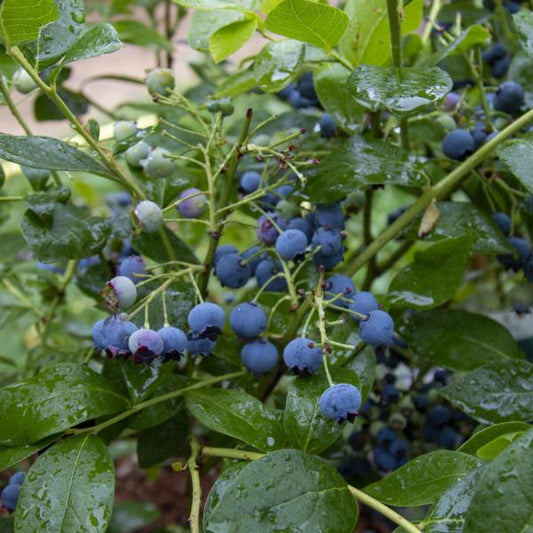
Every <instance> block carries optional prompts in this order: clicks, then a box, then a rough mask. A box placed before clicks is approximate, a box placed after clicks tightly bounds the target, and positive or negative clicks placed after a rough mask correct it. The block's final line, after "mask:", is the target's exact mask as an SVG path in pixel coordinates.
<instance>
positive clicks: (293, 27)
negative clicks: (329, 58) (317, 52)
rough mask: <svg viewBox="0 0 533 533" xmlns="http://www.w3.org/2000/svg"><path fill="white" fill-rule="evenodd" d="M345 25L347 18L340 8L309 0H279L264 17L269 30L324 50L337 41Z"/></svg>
mask: <svg viewBox="0 0 533 533" xmlns="http://www.w3.org/2000/svg"><path fill="white" fill-rule="evenodd" d="M347 25H348V17H347V16H346V14H345V13H344V12H342V11H341V10H340V9H337V8H335V7H332V6H329V5H325V4H320V3H316V2H311V1H309V0H283V1H282V2H280V3H279V4H278V5H277V6H276V7H275V8H274V9H273V10H272V11H271V12H270V13H269V14H268V15H267V18H266V20H265V26H266V28H267V29H268V30H270V31H271V32H273V33H277V34H278V35H283V36H285V37H289V38H291V39H296V40H298V41H303V42H305V43H309V44H313V45H315V46H318V47H320V48H324V49H326V50H330V49H331V48H332V47H333V46H335V45H336V44H337V43H338V42H339V40H340V38H341V37H342V34H343V33H344V30H345V29H346V26H347Z"/></svg>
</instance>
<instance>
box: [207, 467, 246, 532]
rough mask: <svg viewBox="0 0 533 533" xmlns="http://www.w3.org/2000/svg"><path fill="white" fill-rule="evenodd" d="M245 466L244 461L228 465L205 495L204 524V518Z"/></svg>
mask: <svg viewBox="0 0 533 533" xmlns="http://www.w3.org/2000/svg"><path fill="white" fill-rule="evenodd" d="M246 466H247V463H246V462H245V461H241V462H239V463H230V464H229V465H228V467H227V468H226V469H224V470H223V471H222V472H221V474H220V475H219V476H218V478H217V479H216V481H215V483H214V484H213V486H212V487H211V490H210V491H209V494H208V495H207V500H206V502H205V506H204V523H205V521H206V517H207V516H209V515H210V514H211V512H212V510H213V507H215V506H216V505H218V502H219V501H220V498H222V496H223V495H224V493H225V492H226V490H227V489H228V488H229V487H231V485H232V483H233V482H234V481H235V479H236V477H237V476H238V475H239V473H240V472H241V470H242V469H243V468H245V467H246Z"/></svg>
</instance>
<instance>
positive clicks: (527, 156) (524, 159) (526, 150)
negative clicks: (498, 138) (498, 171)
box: [496, 139, 533, 192]
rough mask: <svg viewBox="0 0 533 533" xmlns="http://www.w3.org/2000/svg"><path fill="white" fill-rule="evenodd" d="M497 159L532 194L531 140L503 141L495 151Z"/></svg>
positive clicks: (532, 152)
mask: <svg viewBox="0 0 533 533" xmlns="http://www.w3.org/2000/svg"><path fill="white" fill-rule="evenodd" d="M496 153H497V155H498V157H499V158H500V159H501V160H502V161H503V162H504V163H505V164H506V165H507V167H509V170H510V171H511V172H512V173H513V174H514V176H515V177H516V178H517V179H519V180H520V182H521V183H522V185H523V186H524V187H525V188H526V189H527V190H528V191H529V192H533V175H532V174H531V167H532V165H533V140H532V139H511V140H509V141H505V142H504V143H502V144H501V145H500V146H498V149H497V150H496Z"/></svg>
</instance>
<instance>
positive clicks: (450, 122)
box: [437, 115, 457, 131]
mask: <svg viewBox="0 0 533 533" xmlns="http://www.w3.org/2000/svg"><path fill="white" fill-rule="evenodd" d="M437 122H438V123H439V124H440V125H441V126H442V127H443V128H444V129H445V130H446V131H452V130H454V129H455V128H457V124H456V122H455V120H454V119H453V118H452V117H451V116H450V115H441V116H440V117H439V118H438V119H437Z"/></svg>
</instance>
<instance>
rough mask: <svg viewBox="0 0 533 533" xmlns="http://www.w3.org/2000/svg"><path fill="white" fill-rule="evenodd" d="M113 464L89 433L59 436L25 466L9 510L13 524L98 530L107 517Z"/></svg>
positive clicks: (37, 531)
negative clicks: (16, 498)
mask: <svg viewBox="0 0 533 533" xmlns="http://www.w3.org/2000/svg"><path fill="white" fill-rule="evenodd" d="M114 492H115V469H114V466H113V460H112V459H111V456H110V454H109V451H108V449H107V447H106V446H105V444H104V443H103V442H102V440H101V439H100V438H99V437H97V436H95V435H81V436H78V437H72V438H69V439H65V440H62V441H60V442H58V443H57V444H55V445H54V446H53V447H52V448H50V449H49V450H48V451H46V452H45V453H44V454H43V455H41V456H40V457H39V459H38V460H37V461H36V462H35V463H34V464H33V466H32V467H31V468H30V470H29V472H28V474H27V476H26V479H25V480H24V483H23V484H22V490H21V493H20V498H19V501H18V504H17V509H16V512H15V530H16V531H24V532H25V533H41V532H43V531H57V532H67V531H80V532H81V531H91V532H94V533H99V532H101V533H104V532H105V531H106V529H107V525H108V524H109V520H110V518H111V511H112V509H113V497H114Z"/></svg>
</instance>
